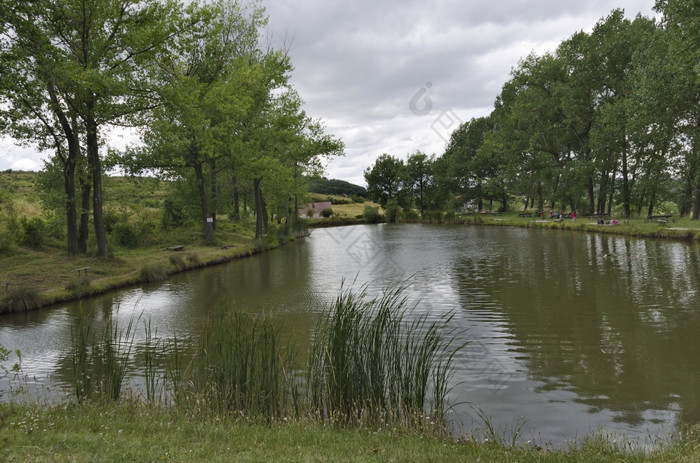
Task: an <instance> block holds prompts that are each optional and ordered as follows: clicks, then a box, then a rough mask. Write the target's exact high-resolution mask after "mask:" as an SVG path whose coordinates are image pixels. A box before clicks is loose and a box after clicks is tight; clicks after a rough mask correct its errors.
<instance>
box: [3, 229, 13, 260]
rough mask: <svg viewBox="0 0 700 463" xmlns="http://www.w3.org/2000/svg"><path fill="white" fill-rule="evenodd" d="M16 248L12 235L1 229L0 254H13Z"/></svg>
mask: <svg viewBox="0 0 700 463" xmlns="http://www.w3.org/2000/svg"><path fill="white" fill-rule="evenodd" d="M14 250H15V241H14V239H13V238H12V235H10V234H9V233H6V232H3V231H1V230H0V256H11V255H12V254H13V253H14Z"/></svg>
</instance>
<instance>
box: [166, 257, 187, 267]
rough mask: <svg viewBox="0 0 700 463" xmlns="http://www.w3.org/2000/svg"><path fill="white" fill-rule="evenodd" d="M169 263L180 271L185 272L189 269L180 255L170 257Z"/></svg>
mask: <svg viewBox="0 0 700 463" xmlns="http://www.w3.org/2000/svg"><path fill="white" fill-rule="evenodd" d="M168 261H169V262H170V263H171V264H172V265H173V266H175V268H177V269H178V270H185V269H186V268H187V262H186V261H185V258H184V257H182V256H181V255H180V254H170V256H168Z"/></svg>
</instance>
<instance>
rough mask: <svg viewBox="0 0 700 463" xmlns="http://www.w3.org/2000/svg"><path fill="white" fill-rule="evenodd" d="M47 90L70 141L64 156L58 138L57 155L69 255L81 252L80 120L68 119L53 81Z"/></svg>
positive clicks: (52, 106)
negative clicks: (78, 192)
mask: <svg viewBox="0 0 700 463" xmlns="http://www.w3.org/2000/svg"><path fill="white" fill-rule="evenodd" d="M47 91H48V93H49V98H50V100H51V109H52V111H53V113H54V115H55V116H56V118H57V119H58V121H59V123H60V125H61V129H62V130H63V134H64V135H65V137H66V140H67V142H68V153H67V156H63V154H62V152H63V150H62V147H61V143H60V141H59V140H56V156H57V157H58V159H59V160H60V161H61V163H62V164H63V189H64V192H65V194H66V198H65V199H66V202H65V208H66V241H67V243H66V248H67V252H68V255H69V256H75V255H77V254H78V253H80V247H79V245H78V210H77V204H76V199H75V169H76V165H77V163H78V156H79V155H80V141H79V140H78V122H77V119H76V117H75V115H73V116H72V117H71V119H70V121H69V120H68V115H67V114H66V113H65V112H64V111H63V109H62V107H61V105H60V104H59V102H58V97H57V95H56V89H55V87H54V85H53V83H51V82H49V83H48V84H47Z"/></svg>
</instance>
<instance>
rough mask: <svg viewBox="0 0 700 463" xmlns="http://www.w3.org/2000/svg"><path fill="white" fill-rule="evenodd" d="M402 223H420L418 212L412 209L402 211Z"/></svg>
mask: <svg viewBox="0 0 700 463" xmlns="http://www.w3.org/2000/svg"><path fill="white" fill-rule="evenodd" d="M403 221H404V222H408V223H416V222H418V221H420V216H419V215H418V211H415V210H413V209H409V210H407V211H404V213H403Z"/></svg>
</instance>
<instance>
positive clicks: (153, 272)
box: [141, 263, 168, 282]
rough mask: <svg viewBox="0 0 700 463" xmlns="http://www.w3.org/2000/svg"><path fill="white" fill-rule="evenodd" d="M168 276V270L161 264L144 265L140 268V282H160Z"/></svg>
mask: <svg viewBox="0 0 700 463" xmlns="http://www.w3.org/2000/svg"><path fill="white" fill-rule="evenodd" d="M167 276H168V268H167V267H166V266H165V265H164V264H161V263H152V264H145V265H144V266H143V267H141V280H143V281H150V282H153V281H162V280H165V278H166V277H167Z"/></svg>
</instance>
